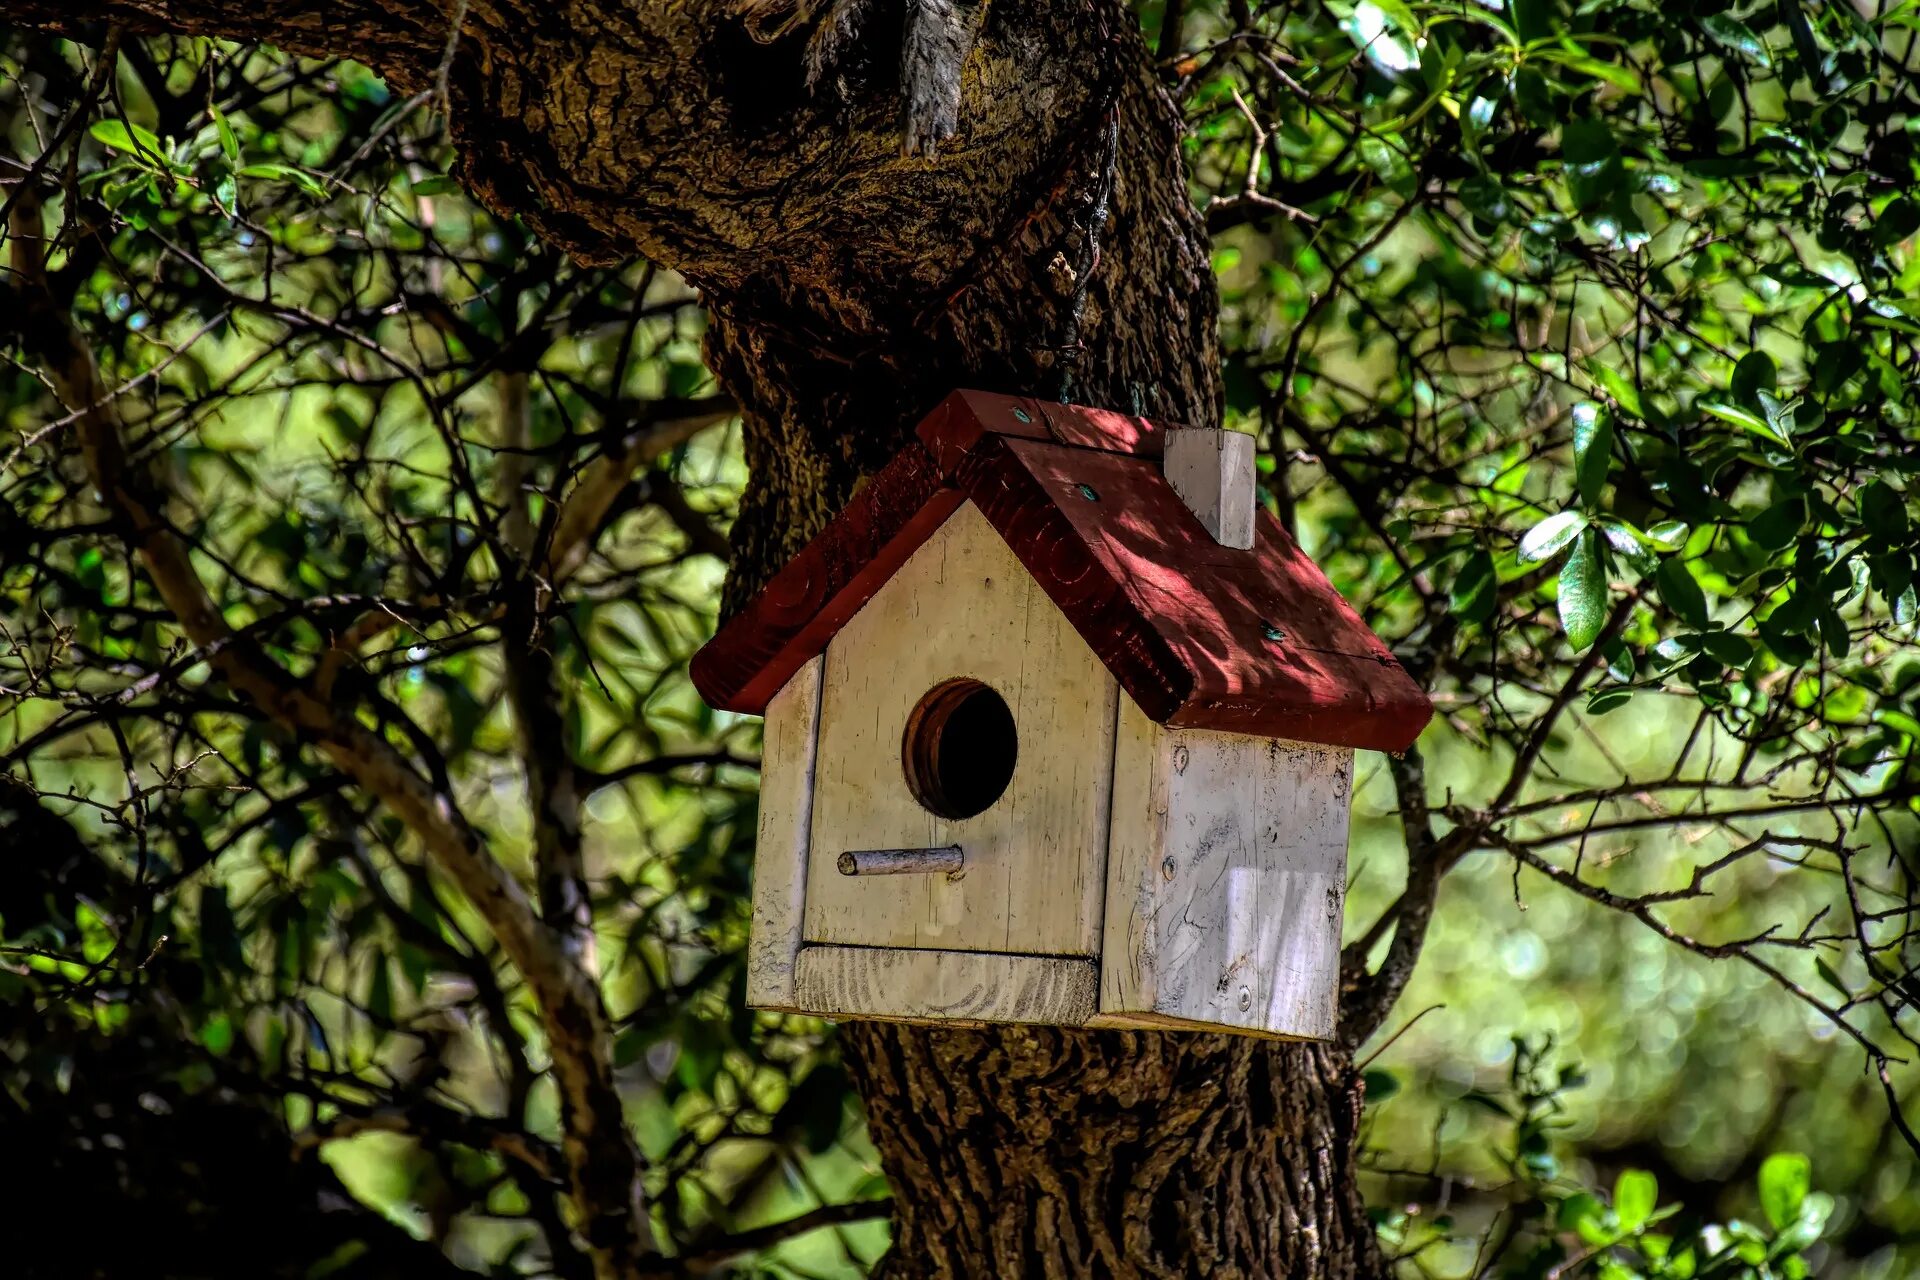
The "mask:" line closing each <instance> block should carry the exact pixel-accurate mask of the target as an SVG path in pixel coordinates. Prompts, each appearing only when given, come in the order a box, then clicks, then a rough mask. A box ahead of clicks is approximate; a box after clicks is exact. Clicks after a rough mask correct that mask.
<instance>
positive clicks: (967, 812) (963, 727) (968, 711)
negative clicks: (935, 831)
mask: <svg viewBox="0 0 1920 1280" xmlns="http://www.w3.org/2000/svg"><path fill="white" fill-rule="evenodd" d="M929 702H930V703H931V705H929V706H928V707H927V714H926V715H925V717H924V718H923V719H922V720H921V722H920V724H919V726H918V729H917V735H918V736H919V737H920V741H919V742H917V743H914V744H911V745H910V746H909V750H908V758H909V761H910V764H909V780H910V781H911V782H912V783H913V786H914V791H915V794H916V795H917V796H918V797H919V800H920V803H922V804H924V805H926V807H927V808H929V809H931V810H933V811H934V812H935V813H937V814H939V815H940V816H941V817H944V818H970V817H972V816H973V815H975V814H977V813H981V812H983V811H985V810H986V809H987V808H988V807H989V806H990V805H992V804H993V802H994V801H995V800H998V799H999V798H1000V795H1001V793H1002V792H1004V791H1005V790H1006V789H1007V784H1008V783H1009V782H1011V781H1012V780H1013V765H1014V758H1015V756H1016V755H1017V754H1018V747H1019V739H1018V737H1017V735H1016V734H1015V732H1014V727H1013V712H1012V711H1011V710H1009V709H1008V708H1007V704H1006V701H1005V699H1003V698H1001V696H1000V695H999V694H997V693H995V692H994V691H993V690H992V689H990V688H988V687H987V686H986V685H983V684H978V683H974V682H968V683H967V684H965V685H963V686H959V687H954V688H949V689H946V690H942V691H940V692H938V693H936V694H935V695H934V696H933V697H932V698H931V699H929ZM916 748H918V749H916ZM916 775H917V776H916Z"/></svg>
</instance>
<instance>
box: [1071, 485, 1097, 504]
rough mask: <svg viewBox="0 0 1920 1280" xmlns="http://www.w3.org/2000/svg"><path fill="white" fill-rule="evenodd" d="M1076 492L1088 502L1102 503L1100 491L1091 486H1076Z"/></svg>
mask: <svg viewBox="0 0 1920 1280" xmlns="http://www.w3.org/2000/svg"><path fill="white" fill-rule="evenodd" d="M1074 490H1075V491H1076V492H1077V493H1079V495H1080V496H1081V497H1083V498H1085V499H1086V500H1087V501H1088V502H1098V501H1100V491H1099V490H1098V489H1096V488H1094V487H1093V486H1092V485H1090V484H1077V485H1075V486H1074Z"/></svg>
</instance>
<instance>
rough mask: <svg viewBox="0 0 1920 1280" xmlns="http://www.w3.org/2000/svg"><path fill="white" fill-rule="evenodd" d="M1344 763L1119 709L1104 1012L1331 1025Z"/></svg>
mask: <svg viewBox="0 0 1920 1280" xmlns="http://www.w3.org/2000/svg"><path fill="white" fill-rule="evenodd" d="M1352 767H1353V753H1352V752H1351V751H1347V750H1343V749H1327V748H1321V747H1314V746H1307V745H1303V744H1299V743H1291V742H1282V741H1265V740H1262V739H1258V738H1249V737H1243V736H1240V735H1237V734H1223V733H1212V732H1206V731H1200V730H1166V729H1162V728H1160V727H1159V726H1157V725H1154V724H1152V723H1151V722H1150V721H1148V720H1147V719H1146V717H1145V716H1144V715H1142V714H1140V713H1139V712H1138V711H1137V710H1135V709H1133V708H1131V707H1130V706H1123V707H1122V709H1121V715H1120V727H1119V731H1118V733H1117V735H1116V739H1115V763H1114V787H1115V796H1116V808H1115V811H1114V820H1113V826H1112V834H1111V839H1110V847H1109V858H1108V884H1107V909H1106V926H1105V937H1104V946H1103V949H1102V956H1101V999H1100V1010H1101V1017H1102V1021H1104V1022H1108V1023H1125V1022H1128V1021H1134V1022H1137V1023H1139V1024H1140V1025H1175V1024H1180V1023H1204V1024H1211V1025H1217V1026H1224V1027H1232V1028H1238V1029H1242V1030H1246V1031H1253V1032H1259V1033H1263V1034H1268V1035H1282V1036H1290V1037H1302V1038H1313V1039H1326V1038H1330V1037H1331V1036H1332V1035H1333V1031H1334V1015H1335V1005H1336V997H1337V995H1338V989H1339V964H1340V924H1341V916H1342V910H1343V907H1344V898H1345V885H1346V854H1347V799H1348V792H1349V790H1350V787H1351V780H1352Z"/></svg>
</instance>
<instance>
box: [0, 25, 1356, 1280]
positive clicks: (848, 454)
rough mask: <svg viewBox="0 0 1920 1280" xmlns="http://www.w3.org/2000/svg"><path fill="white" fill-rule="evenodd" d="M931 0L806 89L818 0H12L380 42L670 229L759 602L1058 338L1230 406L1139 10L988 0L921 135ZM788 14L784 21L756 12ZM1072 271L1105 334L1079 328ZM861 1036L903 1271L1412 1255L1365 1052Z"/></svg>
mask: <svg viewBox="0 0 1920 1280" xmlns="http://www.w3.org/2000/svg"><path fill="white" fill-rule="evenodd" d="M921 3H922V0H907V2H906V4H905V5H904V6H902V5H893V6H877V7H871V6H869V8H871V9H872V12H870V13H869V14H868V17H867V19H866V22H865V25H864V26H863V27H862V28H861V29H860V30H858V32H857V33H856V38H855V39H854V40H853V41H852V42H851V43H849V44H847V45H844V46H842V47H841V48H839V49H838V50H837V51H835V52H834V54H833V55H832V57H833V65H832V66H830V67H829V68H828V72H829V74H828V75H827V76H826V77H825V81H824V82H825V83H828V84H832V85H835V86H836V87H834V88H833V89H831V90H822V91H821V92H813V91H811V90H809V89H808V87H807V85H806V83H805V65H806V62H807V41H808V37H809V34H810V32H811V30H812V27H811V26H810V21H811V22H816V23H817V21H818V16H817V13H816V14H815V16H814V17H813V18H812V19H809V17H808V15H807V13H806V12H805V11H808V10H815V11H817V10H819V9H821V8H823V6H821V5H819V4H817V3H811V2H809V0H687V2H686V3H676V4H661V3H646V2H637V0H559V2H557V3H556V2H555V0H538V2H537V3H536V2H535V0H432V2H429V0H7V3H6V4H5V6H4V8H5V16H7V17H10V18H12V19H14V20H15V21H23V22H26V23H28V24H31V25H37V26H39V27H41V28H44V29H48V30H53V31H60V32H65V33H68V34H73V35H76V36H82V37H86V36H89V35H97V34H98V33H99V31H100V27H99V25H98V24H100V23H102V22H118V23H121V24H124V25H125V26H127V27H128V28H129V29H131V30H136V31H138V30H178V31H187V32H192V33H195V34H203V35H219V36H227V37H233V38H240V39H255V40H262V41H267V42H271V43H275V44H278V45H280V46H282V47H285V48H288V49H292V50H294V51H297V52H303V53H311V54H324V55H343V56H348V57H354V58H358V59H361V60H363V61H365V62H367V63H369V64H371V65H372V66H373V67H374V68H375V69H377V70H379V71H380V72H382V73H383V74H385V75H386V76H387V77H388V78H389V79H390V80H391V81H392V82H393V83H394V84H395V85H396V87H398V88H399V89H400V90H401V91H403V92H407V93H427V92H430V91H434V90H435V89H436V87H437V86H438V85H440V84H444V86H445V88H446V90H447V94H448V103H447V106H448V110H449V118H450V120H451V122H452V125H453V128H454V131H455V135H456V138H457V139H458V141H459V144H460V147H461V151H462V157H463V159H462V163H463V166H464V174H463V176H464V177H465V178H466V179H467V181H468V182H469V184H470V185H471V186H472V188H473V189H474V190H475V191H476V192H477V193H478V194H479V195H480V197H481V198H482V199H484V200H485V201H486V202H487V203H489V204H490V205H491V206H493V207H494V208H495V209H497V210H499V211H501V212H503V213H508V214H514V215H518V216H520V217H522V218H524V219H525V220H526V221H527V222H528V223H529V224H530V225H532V226H533V227H534V228H535V229H536V230H537V231H538V232H539V233H540V234H541V235H543V236H545V237H546V238H548V239H549V240H552V241H554V242H556V243H558V244H560V245H562V246H564V247H566V248H568V249H570V250H571V251H573V252H574V253H576V254H577V255H580V256H582V257H583V258H589V259H595V260H607V259H617V258H621V257H625V256H629V255H632V254H636V253H638V254H645V255H648V256H650V257H651V258H653V259H654V260H655V261H658V262H660V263H661V264H663V265H665V266H668V267H672V268H674V269H675V270H678V271H680V272H681V273H682V274H683V275H685V276H686V277H687V278H688V279H689V280H691V281H692V282H693V283H695V284H696V285H698V286H699V287H700V288H701V289H702V290H703V292H704V296H705V298H706V300H707V302H708V304H709V305H710V307H711V309H712V312H713V319H714V323H713V325H712V328H711V331H710V337H709V353H710V356H711V359H712V363H713V365H714V368H715V370H716V372H717V374H718V376H719V378H720V380H721V382H722V383H723V385H724V386H725V387H726V388H727V390H728V391H730V392H731V393H732V394H733V395H735V396H736V397H737V398H738V400H739V403H740V404H741V406H742V408H743V412H744V416H745V420H746V427H747V451H748V461H749V464H750V467H751V471H752V481H751V484H750V488H749V491H748V493H747V495H746V499H745V502H744V506H743V511H742V514H741V519H740V521H739V523H738V525H737V527H736V530H735V534H734V552H735V559H734V572H733V576H732V581H731V586H730V598H731V599H733V600H738V599H739V598H741V597H742V596H743V595H744V594H745V593H747V592H750V591H751V590H752V589H753V588H754V587H755V586H756V585H757V584H758V583H759V582H761V581H763V580H764V579H765V577H766V576H768V575H769V574H770V573H771V572H772V571H773V570H774V569H775V568H777V567H778V565H779V564H780V563H781V561H782V560H783V559H784V558H785V556H786V555H787V554H789V553H790V552H791V551H793V550H794V549H796V548H797V547H798V546H799V545H800V544H801V543H802V542H804V540H805V539H806V538H807V537H809V536H810V535H811V534H812V533H813V532H814V531H815V530H817V529H818V528H819V526H820V525H821V524H822V523H823V522H824V521H825V519H826V518H827V517H828V516H829V515H830V514H831V513H832V512H833V511H834V510H835V509H837V508H838V506H839V505H840V504H841V503H842V502H844V501H845V499H846V498H847V496H848V495H849V494H850V493H851V491H852V488H853V486H854V484H855V483H856V482H857V480H858V479H859V477H860V476H861V475H863V474H865V473H867V472H870V471H871V470H872V469H874V468H875V467H877V466H878V465H879V464H880V463H881V462H883V461H884V460H885V459H886V458H887V457H888V456H889V454H890V453H891V451H892V450H893V448H894V447H895V446H896V445H897V444H898V443H899V442H900V440H901V439H902V437H903V435H904V433H905V432H906V431H907V430H908V429H909V428H910V426H911V424H912V423H913V422H914V420H915V419H916V418H917V417H918V416H919V415H920V414H921V413H922V412H924V410H925V409H926V408H927V407H929V406H930V405H931V404H932V403H933V402H935V401H936V400H937V399H938V398H939V397H940V396H941V395H943V394H944V393H945V392H946V391H948V390H950V389H952V388H953V387H955V386H976V387H984V388H987V389H995V390H1007V391H1018V392H1022V393H1037V394H1041V395H1052V394H1055V393H1056V392H1057V391H1058V390H1059V387H1060V378H1061V377H1062V374H1063V372H1064V370H1063V361H1064V362H1065V363H1067V364H1070V365H1071V366H1072V375H1073V378H1074V384H1075V388H1076V392H1077V395H1076V398H1078V399H1080V400H1082V401H1085V402H1088V403H1095V404H1103V405H1110V406H1113V407H1118V408H1125V409H1129V410H1134V411H1138V412H1145V413H1148V414H1152V415H1155V416H1160V417H1164V418H1166V419H1169V420H1179V421H1186V422H1190V423H1195V424H1202V425H1206V424H1211V423H1213V422H1215V421H1216V420H1217V418H1218V414H1219V390H1218V367H1217V359H1216V350H1215V340H1214V318H1215V307H1216V300H1215V294H1214V289H1213V282H1212V277H1211V274H1210V271H1209V265H1208V244H1207V239H1206V233H1205V228H1204V226H1203V224H1202V222H1201V220H1200V218H1199V217H1198V216H1197V215H1196V214H1195V212H1194V210H1193V208H1192V205H1191V202H1190V200H1189V198H1188V193H1187V188H1186V182H1185V176H1184V172H1183V168H1182V162H1181V156H1180V147H1179V142H1180V128H1179V121H1178V116H1177V113H1176V111H1175V109H1174V107H1173V105H1172V103H1171V102H1170V101H1169V100H1168V99H1167V98H1166V96H1165V95H1164V94H1163V93H1162V91H1161V89H1160V88H1159V86H1158V83H1157V81H1156V78H1155V74H1154V70H1153V66H1152V63H1151V59H1150V56H1149V54H1148V51H1147V49H1146V47H1145V45H1144V43H1143V42H1142V40H1141V39H1140V37H1139V35H1138V32H1137V29H1136V27H1135V25H1134V19H1133V17H1132V15H1131V14H1130V12H1129V11H1128V10H1127V8H1126V7H1125V6H1124V4H1122V3H1119V0H1035V2H1033V3H1028V4H1022V5H1013V4H1010V3H1005V2H1004V0H1003V2H1002V3H999V4H995V5H992V6H991V7H990V8H989V9H988V10H987V11H986V12H985V14H984V16H981V15H980V14H978V13H971V14H970V17H969V22H970V24H971V23H974V22H976V21H977V31H974V30H972V29H971V27H970V29H969V33H968V34H969V35H970V36H971V37H972V39H973V44H972V48H971V53H970V55H969V56H968V58H967V60H966V63H965V72H964V77H963V82H962V83H963V88H964V92H963V95H962V98H961V102H960V107H959V112H958V116H957V133H956V134H955V136H953V137H951V138H948V139H946V140H945V141H944V142H943V143H941V145H940V146H939V148H938V150H937V152H936V153H935V154H933V155H931V156H916V155H905V154H903V153H902V151H903V149H902V146H901V140H902V130H901V121H900V114H901V108H900V104H901V102H902V100H903V97H910V96H912V95H913V94H915V93H920V92H922V91H924V90H925V88H926V86H924V85H907V86H903V85H902V84H901V83H900V80H901V73H900V72H899V71H898V70H896V68H897V67H898V66H899V65H900V54H899V50H900V42H901V40H902V29H903V22H905V21H910V20H911V19H903V13H905V14H908V15H911V14H913V13H916V12H917V10H918V6H919V5H920V4H921ZM796 7H797V9H798V10H800V11H801V12H799V13H798V14H797V15H796V14H789V13H786V12H785V11H786V10H789V9H794V8H796ZM969 8H970V7H969ZM774 10H777V11H781V12H780V13H779V14H778V15H777V16H779V17H780V18H781V19H782V20H781V21H779V22H773V23H769V22H768V21H767V17H768V13H769V11H774ZM456 13H457V14H459V15H460V29H459V31H458V32H457V33H456V32H453V31H451V30H450V23H451V21H452V19H453V16H454V15H455V14H456ZM796 16H797V17H798V18H799V20H798V21H794V22H787V21H785V19H787V18H791V17H796ZM774 27H780V28H783V29H785V30H787V31H788V34H785V35H782V36H781V37H780V38H778V39H774V40H772V41H771V42H765V43H763V42H762V41H761V40H759V39H757V38H756V34H755V33H757V32H765V31H767V30H771V29H773V28H774ZM1109 176H1110V177H1111V181H1112V187H1113V197H1112V207H1111V214H1110V217H1109V218H1108V220H1107V221H1106V223H1105V225H1104V227H1102V228H1099V246H1100V248H1099V256H1098V260H1097V263H1093V262H1091V261H1090V260H1091V258H1092V254H1091V253H1090V246H1089V245H1088V243H1087V236H1088V235H1089V234H1090V232H1091V231H1093V230H1094V229H1095V228H1094V227H1093V226H1092V225H1091V224H1092V222H1093V219H1092V217H1091V210H1092V209H1093V208H1094V206H1095V203H1096V200H1097V197H1098V192H1099V190H1100V188H1101V187H1102V185H1103V183H1104V182H1105V181H1106V180H1107V179H1108V177H1109ZM1090 265H1091V266H1092V268H1093V274H1092V279H1091V282H1090V286H1089V287H1086V288H1085V289H1084V290H1082V289H1080V288H1077V285H1078V283H1079V277H1080V275H1081V273H1082V272H1084V271H1086V270H1087V268H1088V267H1089V266H1090ZM1079 293H1084V296H1085V303H1084V315H1083V316H1082V317H1081V321H1080V324H1079V333H1080V339H1081V345H1080V347H1079V348H1078V349H1076V350H1070V351H1069V350H1062V346H1063V343H1064V342H1065V340H1066V337H1067V335H1068V334H1069V333H1070V331H1071V325H1072V322H1071V319H1070V316H1071V312H1072V311H1073V300H1074V298H1075V296H1076V294H1079ZM843 1043H844V1044H845V1046H846V1049H847V1051H848V1055H849V1058H850V1060H851V1065H852V1067H853V1070H854V1073H855V1076H856V1078H857V1080H858V1081H859V1083H860V1086H861V1088H862V1092H863V1094H864V1096H865V1099H866V1102H867V1107H868V1110H869V1115H870V1117H871V1120H872V1128H873V1136H874V1140H875V1141H876V1143H877V1144H878V1146H879V1149H880V1151H881V1153H882V1156H883V1159H884V1160H885V1163H886V1167H887V1171H888V1173H889V1175H890V1176H891V1178H892V1180H893V1182H894V1187H895V1203H896V1205H897V1211H896V1212H897V1219H896V1222H895V1248H894V1250H893V1252H892V1254H891V1255H890V1257H889V1259H888V1261H887V1262H886V1263H885V1264H884V1268H883V1270H884V1274H885V1275H887V1276H889V1277H921V1276H926V1277H935V1276H943V1277H944V1276H1015V1275H1021V1276H1048V1277H1053V1276H1081V1275H1100V1274H1106V1275H1116V1276H1186V1275H1193V1276H1199V1275H1209V1276H1291V1277H1327V1278H1329V1280H1332V1278H1346V1277H1358V1276H1374V1275H1382V1274H1384V1273H1385V1270H1386V1267H1385V1264H1384V1262H1383V1261H1382V1259H1381V1257H1380V1254H1379V1251H1378V1248H1377V1246H1376V1244H1375V1241H1374V1237H1373V1234H1372V1232H1371V1229H1370V1228H1369V1226H1368V1224H1367V1220H1366V1218H1365V1216H1364V1213H1363V1210H1362V1206H1361V1204H1360V1200H1359V1196H1358V1194H1357V1191H1356V1189H1355V1182H1354V1159H1355V1130H1356V1124H1357V1118H1358V1111H1359V1085H1358V1079H1357V1075H1356V1073H1355V1072H1354V1070H1353V1067H1352V1063H1351V1059H1350V1056H1349V1054H1348V1052H1347V1050H1345V1049H1343V1048H1340V1047H1336V1046H1325V1047H1321V1046H1300V1045H1277V1044H1269V1043H1261V1042H1254V1041H1248V1040H1243V1039H1233V1038H1226V1037H1216V1036H1206V1035H1169V1034H1158V1033H1153V1034H1144V1033H1143V1034H1131V1033H1113V1032H1103V1033H1078V1032H1068V1031H1059V1030H1032V1029H1009V1030H983V1031H963V1030H930V1029H924V1028H902V1027H885V1026H871V1025H870V1026H860V1025H853V1026H849V1027H848V1028H846V1029H845V1031H844V1033H843Z"/></svg>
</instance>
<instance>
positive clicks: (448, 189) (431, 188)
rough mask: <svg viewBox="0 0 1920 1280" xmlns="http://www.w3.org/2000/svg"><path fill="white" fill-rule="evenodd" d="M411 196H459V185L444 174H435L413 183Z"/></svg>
mask: <svg viewBox="0 0 1920 1280" xmlns="http://www.w3.org/2000/svg"><path fill="white" fill-rule="evenodd" d="M413 194H415V195H417V196H446V195H459V194H460V184H459V183H458V182H455V181H454V180H453V179H452V178H450V177H448V176H447V175H446V174H444V173H436V174H432V175H430V176H428V177H425V178H422V179H420V181H418V182H416V183H414V184H413Z"/></svg>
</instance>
